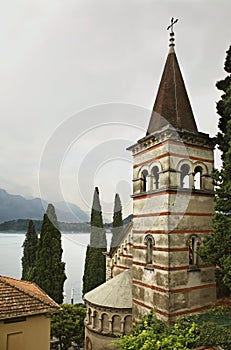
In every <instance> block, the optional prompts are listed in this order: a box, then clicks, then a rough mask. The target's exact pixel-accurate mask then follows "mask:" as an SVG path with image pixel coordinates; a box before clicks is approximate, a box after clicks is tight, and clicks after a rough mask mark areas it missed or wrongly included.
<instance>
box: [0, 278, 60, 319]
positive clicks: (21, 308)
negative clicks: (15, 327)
mask: <svg viewBox="0 0 231 350" xmlns="http://www.w3.org/2000/svg"><path fill="white" fill-rule="evenodd" d="M59 309H60V307H59V305H58V304H56V303H55V302H54V301H53V300H52V299H51V298H50V297H49V296H48V295H47V294H46V293H45V292H44V291H43V290H42V289H40V288H39V287H38V286H37V285H36V284H34V283H31V282H26V281H20V280H16V279H14V278H11V277H5V276H0V320H1V319H9V318H14V317H22V316H30V315H37V314H43V313H51V312H55V311H57V310H59Z"/></svg>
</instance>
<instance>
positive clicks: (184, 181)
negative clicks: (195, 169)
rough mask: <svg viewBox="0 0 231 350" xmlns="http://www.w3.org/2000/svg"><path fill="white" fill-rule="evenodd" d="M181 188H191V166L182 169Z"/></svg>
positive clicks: (184, 165)
mask: <svg viewBox="0 0 231 350" xmlns="http://www.w3.org/2000/svg"><path fill="white" fill-rule="evenodd" d="M180 171H181V173H180V186H181V187H182V188H189V187H190V186H189V185H190V184H189V165H188V164H183V165H182V166H181V168H180Z"/></svg>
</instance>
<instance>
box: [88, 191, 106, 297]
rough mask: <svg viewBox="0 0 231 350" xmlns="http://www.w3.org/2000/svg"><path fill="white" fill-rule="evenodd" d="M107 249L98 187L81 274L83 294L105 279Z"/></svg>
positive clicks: (95, 193)
mask: <svg viewBox="0 0 231 350" xmlns="http://www.w3.org/2000/svg"><path fill="white" fill-rule="evenodd" d="M106 250H107V241H106V234H105V230H104V227H103V219H102V211H101V205H100V200H99V190H98V187H96V188H95V192H94V197H93V204H92V211H91V235H90V245H88V247H87V251H86V258H85V267H84V275H83V294H85V293H87V292H89V291H90V290H92V289H94V288H96V287H98V286H99V285H100V284H102V283H104V282H105V280H106V259H105V255H103V252H105V251H106Z"/></svg>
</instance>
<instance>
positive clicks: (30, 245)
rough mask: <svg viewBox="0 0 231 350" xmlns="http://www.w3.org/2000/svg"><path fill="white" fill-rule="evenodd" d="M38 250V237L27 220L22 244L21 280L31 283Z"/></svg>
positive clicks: (30, 222)
mask: <svg viewBox="0 0 231 350" xmlns="http://www.w3.org/2000/svg"><path fill="white" fill-rule="evenodd" d="M37 249H38V235H37V233H36V230H35V227H34V223H33V221H32V220H29V223H28V229H27V233H26V238H25V240H24V243H23V257H22V280H25V281H32V279H33V273H34V268H35V261H36V253H37Z"/></svg>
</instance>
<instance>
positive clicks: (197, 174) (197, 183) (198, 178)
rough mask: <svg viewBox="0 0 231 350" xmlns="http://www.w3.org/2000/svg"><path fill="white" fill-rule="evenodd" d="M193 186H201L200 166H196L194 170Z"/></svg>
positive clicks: (197, 188) (196, 187)
mask: <svg viewBox="0 0 231 350" xmlns="http://www.w3.org/2000/svg"><path fill="white" fill-rule="evenodd" d="M194 187H195V189H196V190H200V189H201V188H202V168H201V167H200V166H197V167H196V168H195V171H194Z"/></svg>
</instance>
